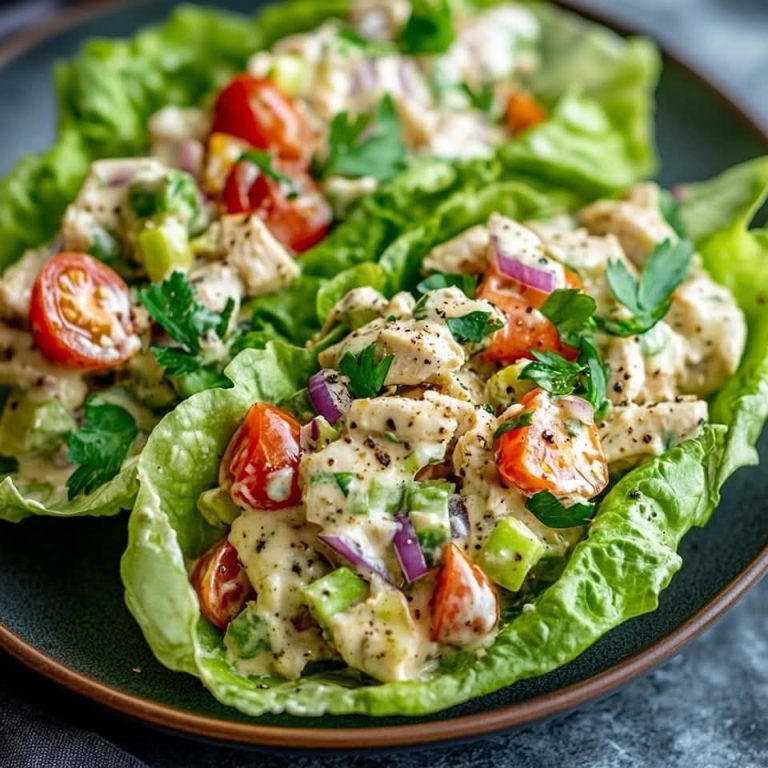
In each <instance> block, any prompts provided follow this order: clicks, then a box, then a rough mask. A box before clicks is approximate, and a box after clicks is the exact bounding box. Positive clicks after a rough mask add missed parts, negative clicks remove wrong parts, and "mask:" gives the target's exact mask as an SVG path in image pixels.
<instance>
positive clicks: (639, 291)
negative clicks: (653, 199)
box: [598, 240, 694, 336]
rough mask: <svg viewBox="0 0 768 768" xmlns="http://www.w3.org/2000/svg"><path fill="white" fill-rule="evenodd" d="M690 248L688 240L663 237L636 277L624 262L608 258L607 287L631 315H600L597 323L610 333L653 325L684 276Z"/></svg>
mask: <svg viewBox="0 0 768 768" xmlns="http://www.w3.org/2000/svg"><path fill="white" fill-rule="evenodd" d="M693 252H694V248H693V244H692V243H691V242H690V241H688V240H678V241H677V242H676V243H672V242H671V241H670V240H665V241H664V242H663V243H660V244H659V245H657V246H656V248H654V250H653V252H652V253H651V255H650V256H649V257H648V261H647V262H646V264H645V269H644V270H643V274H642V275H641V277H640V280H639V281H638V280H635V278H634V277H632V275H631V274H630V273H629V270H628V269H627V267H626V265H625V264H624V262H622V261H612V262H611V263H610V264H609V265H608V270H607V272H606V277H607V279H608V287H609V288H610V289H611V293H612V294H613V296H614V298H615V299H616V301H618V302H619V303H620V304H623V305H624V306H625V307H626V308H627V309H628V310H630V312H632V315H633V317H631V318H628V319H616V318H600V319H599V320H598V322H599V324H600V327H601V328H602V329H603V330H604V331H605V332H606V333H609V334H611V335H612V336H637V335H639V334H642V333H645V332H646V331H649V330H650V329H651V328H653V327H654V326H655V325H656V324H657V323H658V322H659V321H660V320H661V319H662V318H663V317H664V316H665V315H666V314H667V312H669V308H670V305H671V303H672V298H671V297H672V293H673V292H674V291H675V289H676V288H677V286H678V285H680V283H681V282H682V281H683V280H684V279H685V275H686V274H687V272H688V267H689V265H690V263H691V259H692V258H693Z"/></svg>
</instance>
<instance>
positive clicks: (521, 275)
mask: <svg viewBox="0 0 768 768" xmlns="http://www.w3.org/2000/svg"><path fill="white" fill-rule="evenodd" d="M491 241H492V242H493V250H494V253H495V255H496V264H497V265H498V267H499V271H500V272H502V273H503V274H505V275H506V276H507V277H511V278H512V279H513V280H517V282H518V283H522V284H523V285H527V286H529V287H530V288H535V289H536V290H537V291H542V292H543V293H552V291H554V290H555V288H556V284H555V276H554V275H553V274H552V272H550V271H549V270H547V269H543V268H541V267H536V266H534V265H532V264H526V263H525V262H523V261H521V260H520V259H518V258H516V257H515V256H513V255H512V254H511V253H508V252H507V251H505V250H504V249H503V248H502V247H501V246H500V245H499V238H498V237H493V238H491Z"/></svg>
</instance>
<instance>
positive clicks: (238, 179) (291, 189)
mask: <svg viewBox="0 0 768 768" xmlns="http://www.w3.org/2000/svg"><path fill="white" fill-rule="evenodd" d="M286 177H287V178H288V179H289V180H290V182H289V184H286V183H282V182H280V181H278V180H276V179H273V178H272V177H270V176H267V175H266V174H265V173H263V172H262V171H261V170H260V169H259V168H258V167H257V166H256V165H254V164H253V163H249V162H248V161H247V160H243V161H241V162H239V163H237V164H236V165H235V166H234V168H233V169H232V171H231V172H230V174H229V177H228V179H227V183H226V186H225V187H224V204H225V206H226V208H227V213H246V212H249V213H255V214H256V215H258V216H259V217H260V218H261V219H262V221H263V222H264V223H265V224H266V225H267V228H268V229H269V231H270V232H271V233H272V234H273V235H274V236H275V237H276V238H277V239H278V240H279V241H280V242H281V243H282V244H283V245H284V246H285V247H286V248H289V249H290V250H292V251H294V252H295V253H302V252H303V251H306V250H307V249H308V248H311V247H312V246H313V245H315V244H317V243H318V242H320V240H322V239H323V238H324V237H325V235H326V233H327V232H328V229H329V227H330V226H331V222H332V221H333V211H332V210H331V206H330V205H329V204H328V201H327V200H326V199H325V198H324V197H323V195H322V194H321V193H320V190H319V189H318V188H317V186H316V185H315V183H314V181H312V179H311V178H310V177H309V175H308V174H306V173H304V172H303V171H294V172H293V174H290V175H289V172H288V170H287V169H286Z"/></svg>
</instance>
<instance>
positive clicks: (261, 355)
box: [122, 160, 768, 715]
mask: <svg viewBox="0 0 768 768" xmlns="http://www.w3.org/2000/svg"><path fill="white" fill-rule="evenodd" d="M764 163H765V160H762V161H755V163H754V164H752V165H750V169H751V170H749V171H747V170H744V171H743V172H742V173H739V174H735V175H731V176H729V175H728V174H726V175H724V176H722V177H720V178H719V179H718V180H715V181H713V182H708V183H707V184H702V185H692V186H691V187H689V188H688V190H687V192H686V199H684V200H683V203H682V215H683V216H685V217H686V218H687V224H690V225H692V226H695V225H696V223H697V221H698V217H699V216H701V217H702V220H701V222H699V224H700V225H701V226H704V224H703V221H704V219H706V218H707V216H708V215H709V214H708V213H707V209H706V207H705V206H703V205H701V202H702V200H703V199H704V197H705V196H710V200H711V201H712V202H713V203H714V200H715V199H716V198H717V196H718V194H720V193H718V192H717V191H715V190H716V188H717V187H718V186H720V187H721V188H722V194H723V196H724V199H726V198H727V199H731V200H739V201H741V202H740V203H739V204H738V205H733V206H731V211H730V214H729V217H728V218H727V220H725V219H724V224H725V226H723V227H722V228H721V229H719V230H717V231H716V232H710V233H708V234H707V235H706V237H704V238H703V239H699V240H698V241H697V245H698V247H699V248H700V250H701V252H702V255H703V257H704V260H705V263H706V264H707V265H708V266H709V267H710V268H711V269H712V270H713V272H714V273H715V274H718V275H719V274H720V273H721V272H722V273H723V274H730V269H731V268H732V269H734V270H736V272H737V273H740V272H741V270H742V268H743V270H744V274H747V272H748V271H749V270H748V267H749V264H745V263H743V260H744V259H747V260H749V262H750V263H752V262H753V261H754V263H752V266H753V267H756V266H757V264H758V261H759V260H760V259H763V260H764V259H766V258H768V237H766V232H765V231H764V230H760V231H756V232H752V233H748V232H747V230H746V224H747V223H748V221H749V218H750V213H751V211H752V210H754V208H755V206H757V205H758V203H759V200H760V199H761V194H762V192H761V189H762V188H761V186H760V184H758V183H756V179H757V178H760V174H762V173H763V172H764V170H765V169H764ZM508 183H511V182H508ZM711 185H714V187H713V186H711ZM749 189H751V190H753V193H752V194H751V195H750V194H749V193H748V191H747V190H749ZM497 192H498V193H499V194H501V193H502V190H501V189H499V190H497ZM507 192H509V190H507ZM519 193H520V190H518V194H519ZM507 196H508V195H504V198H506V197H507ZM513 197H514V195H513ZM497 202H498V200H492V201H490V202H489V204H497ZM515 204H517V203H515ZM462 205H463V206H464V207H465V208H464V210H465V216H466V219H465V220H464V221H463V222H462V224H472V223H475V222H476V221H477V220H482V217H484V216H485V215H486V210H485V208H484V206H483V205H479V206H478V209H477V210H476V211H475V213H476V216H477V218H476V219H473V218H472V214H471V213H470V211H471V210H473V209H472V206H471V205H469V204H468V203H467V202H466V201H463V202H462ZM457 226H458V225H457ZM422 235H423V233H422ZM423 236H425V237H426V235H423ZM745 244H749V247H748V248H747V249H746V250H740V249H742V248H743V246H744V245H745ZM406 260H407V259H406ZM386 263H387V262H386V261H385V262H383V264H382V265H384V264H386ZM393 263H395V264H397V263H398V261H397V260H395V261H394V262H393ZM723 265H728V269H727V270H726V269H725V267H724V266H723ZM760 274H762V273H760ZM732 287H733V289H734V291H735V292H736V297H737V299H738V300H739V302H740V303H741V305H742V306H743V307H744V309H745V310H746V312H747V315H748V318H749V323H750V341H749V349H748V352H747V354H746V356H745V358H744V361H743V363H742V365H741V368H740V369H739V372H738V373H737V375H736V376H735V377H734V378H733V379H732V380H731V382H729V384H728V385H727V386H726V387H725V389H724V390H723V391H722V392H721V393H720V394H719V395H718V396H717V398H716V399H715V402H714V404H713V417H714V419H715V420H716V421H718V422H720V423H716V424H712V425H708V426H706V427H705V428H704V429H703V430H702V432H701V434H700V435H699V437H698V438H696V439H694V440H689V441H687V442H686V443H684V444H682V445H680V446H678V447H676V448H673V449H671V450H669V451H667V452H666V453H665V454H664V455H663V456H660V457H658V458H656V459H654V460H652V461H649V462H648V463H646V464H644V465H642V466H641V467H639V468H637V469H635V470H634V471H632V472H630V473H629V474H627V475H626V476H625V477H624V478H623V479H622V480H621V481H620V482H619V483H617V485H616V486H615V487H614V488H613V489H612V491H611V492H610V493H609V494H608V496H607V497H606V498H605V499H604V500H603V501H602V503H601V504H600V507H599V509H598V513H597V516H596V517H595V520H594V522H593V523H592V525H591V526H590V530H589V535H588V538H587V539H586V540H585V541H583V542H581V543H580V544H579V545H578V546H577V547H576V548H575V550H574V552H573V555H572V557H571V558H570V560H569V562H568V564H567V566H566V567H565V570H564V571H563V573H562V575H561V576H560V578H559V579H558V580H557V581H556V582H555V583H554V584H553V585H552V586H550V587H549V588H548V589H546V590H545V591H544V592H543V593H542V594H541V595H540V596H539V598H538V599H537V601H536V603H535V605H536V608H535V610H534V611H532V612H526V613H521V614H519V615H517V616H516V617H514V618H512V619H511V620H510V621H509V623H507V624H506V625H505V626H504V627H503V628H502V630H501V632H500V634H499V636H498V639H497V640H496V642H495V643H494V645H493V646H492V647H491V648H490V649H489V650H488V653H487V654H486V655H485V656H483V657H482V658H476V657H475V656H473V655H472V654H469V653H462V654H459V656H458V657H457V658H456V659H454V660H453V661H452V662H451V663H450V664H446V665H445V666H444V667H443V669H442V670H441V671H439V672H438V673H437V674H436V675H435V676H434V677H432V678H430V679H428V680H426V681H414V682H406V683H390V684H381V685H370V684H369V683H367V682H366V681H364V680H363V679H362V678H361V677H360V676H359V675H358V674H357V673H355V672H353V671H351V670H348V671H344V672H337V673H333V675H330V674H316V675H310V676H308V677H305V678H302V679H301V680H300V681H296V682H286V681H282V680H276V679H267V680H263V679H259V680H258V683H257V682H255V681H254V680H252V679H248V678H247V677H245V676H243V675H241V674H239V673H238V672H237V671H236V670H234V669H233V668H232V667H231V666H230V665H229V664H228V662H227V659H226V653H225V650H224V646H223V642H222V637H221V634H220V633H219V632H217V631H216V630H215V629H214V628H213V627H212V626H211V625H210V624H208V623H207V622H206V621H204V620H203V619H202V618H201V617H200V614H199V610H198V607H197V600H196V597H195V594H194V592H193V591H192V589H191V588H190V586H189V582H188V577H187V570H186V567H185V564H186V563H187V562H189V560H190V559H191V558H193V557H195V556H197V555H198V554H199V553H200V552H201V550H202V549H203V548H204V547H205V546H206V545H207V544H208V543H210V542H211V541H212V540H214V539H215V538H216V537H217V536H220V532H219V533H217V532H216V530H215V529H212V528H211V527H210V526H209V525H208V523H206V522H205V521H204V520H203V518H202V517H201V516H200V514H199V513H198V512H197V510H196V506H195V504H196V499H197V496H198V495H199V493H200V492H202V491H204V490H206V489H207V488H208V487H209V486H211V485H213V484H214V483H215V480H216V476H217V471H218V462H219V458H220V456H221V454H222V451H223V450H224V447H225V446H226V443H227V441H228V439H229V437H230V435H231V434H232V432H233V430H234V429H235V427H236V425H237V424H238V423H239V421H240V420H241V419H242V417H243V416H244V414H245V412H246V410H247V408H248V406H249V405H250V403H251V402H252V401H253V400H254V399H258V398H261V399H266V400H269V401H271V402H277V401H280V400H281V399H283V398H284V397H286V396H287V395H288V394H290V391H291V388H292V387H296V388H298V387H300V386H303V382H304V381H305V380H306V376H307V375H308V374H309V373H310V372H311V370H312V365H313V360H312V355H311V353H310V352H308V351H307V350H305V349H302V350H299V349H297V348H291V347H288V346H286V345H276V344H273V345H271V346H270V347H268V349H266V350H261V351H249V352H246V353H243V355H242V356H241V357H239V358H237V359H236V360H235V361H234V362H233V363H232V364H231V366H230V368H229V370H228V375H229V376H230V377H231V379H232V381H233V383H234V386H233V387H232V388H231V389H227V390H215V391H211V392H205V393H202V394H201V395H198V396H196V397H194V398H191V399H190V400H188V401H187V402H185V403H183V404H182V405H181V406H179V408H177V409H176V411H174V412H173V413H172V414H170V415H169V416H168V417H166V419H165V420H164V421H163V422H162V423H161V425H160V427H159V429H158V430H156V432H155V434H153V435H152V437H151V438H150V441H149V443H148V445H147V449H146V450H145V452H144V454H143V455H142V457H141V459H140V470H139V472H140V478H141V488H140V492H139V497H138V500H137V504H136V506H135V508H134V512H133V514H132V517H131V521H130V539H129V546H128V549H127V550H126V553H125V556H124V559H123V566H122V574H123V579H124V583H125V586H126V599H127V601H128V605H129V607H130V610H131V611H132V613H133V614H134V616H135V617H136V618H137V620H138V621H139V624H140V625H141V627H142V629H143V631H144V634H145V636H146V638H147V641H148V642H149V644H150V645H151V647H152V649H153V650H154V652H155V653H156V655H157V656H158V658H159V659H160V660H161V661H162V662H163V663H164V664H166V665H167V666H169V667H171V668H173V669H178V670H183V671H186V672H188V673H191V674H194V675H196V676H198V677H199V678H200V679H201V680H202V681H203V682H204V683H205V685H206V686H207V687H208V688H209V689H210V690H211V691H212V693H213V694H214V695H215V696H216V697H217V698H218V699H219V700H220V701H222V702H224V703H226V704H229V705H231V706H233V707H236V708H237V709H239V710H241V711H243V712H245V713H247V714H250V715H259V714H262V713H265V712H283V711H285V712H290V713H292V714H296V715H322V714H324V713H335V714H342V713H343V714H347V713H363V714H369V715H421V714H426V713H429V712H433V711H437V710H440V709H443V708H445V707H448V706H451V705H453V704H457V703H460V702H461V701H465V700H467V699H469V698H473V697H477V696H480V695H483V694H486V693H490V692H492V691H495V690H498V689H499V688H502V687H505V686H508V685H511V684H512V683H514V682H517V681H519V680H523V679H525V678H529V677H534V676H537V675H542V674H545V673H547V672H549V671H551V670H553V669H555V668H556V667H559V666H561V665H563V664H566V663H568V662H569V661H571V660H572V659H574V658H575V657H576V656H578V655H579V654H580V653H582V652H583V651H584V650H586V649H587V648H588V647H590V646H591V645H592V644H593V643H595V642H596V641H597V640H598V639H599V638H600V637H602V636H603V635H604V634H605V633H606V632H608V631H610V630H611V629H612V628H614V627H616V626H617V625H619V624H621V623H622V622H624V621H626V620H628V619H630V618H632V617H635V616H639V615H641V614H643V613H647V612H649V611H652V610H654V609H655V608H656V607H657V605H658V599H659V595H660V593H661V592H662V591H663V590H664V588H665V587H666V586H667V585H668V584H669V582H670V580H671V578H672V577H673V575H674V574H675V573H676V571H677V570H678V569H679V568H680V566H681V559H680V557H679V555H678V554H677V548H678V545H679V543H680V540H681V539H682V537H683V536H684V535H685V534H686V533H687V532H688V531H689V530H690V529H691V528H692V527H695V526H702V525H704V524H705V523H706V522H707V520H708V519H709V517H710V515H711V514H712V511H713V510H714V508H715V506H716V504H717V501H718V499H719V491H720V487H721V485H722V483H723V482H724V481H725V479H726V478H727V476H728V475H729V474H730V473H731V472H733V470H735V469H736V467H737V466H740V465H741V464H746V463H753V462H754V461H755V459H756V456H755V453H754V448H753V445H754V441H755V440H756V439H757V435H758V433H759V430H760V428H761V426H762V424H763V422H764V421H765V418H766V408H767V407H768V406H767V405H766V403H768V397H766V386H768V384H767V382H768V364H767V363H766V358H768V333H766V329H765V325H766V319H765V318H762V317H761V316H760V313H759V312H758V311H757V307H758V306H759V304H758V298H759V296H760V295H761V294H763V293H764V292H765V291H766V290H767V289H768V285H766V281H765V280H764V279H763V278H762V277H760V281H759V282H756V281H753V282H752V283H751V284H750V282H749V281H747V280H744V281H734V282H733V283H732ZM750 308H753V309H750ZM192 468H194V471H192Z"/></svg>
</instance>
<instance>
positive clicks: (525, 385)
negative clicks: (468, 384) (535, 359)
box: [485, 360, 536, 411]
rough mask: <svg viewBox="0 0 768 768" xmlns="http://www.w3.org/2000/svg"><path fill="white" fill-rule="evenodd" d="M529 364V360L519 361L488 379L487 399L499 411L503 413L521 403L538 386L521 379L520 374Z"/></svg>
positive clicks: (486, 387)
mask: <svg viewBox="0 0 768 768" xmlns="http://www.w3.org/2000/svg"><path fill="white" fill-rule="evenodd" d="M529 362H530V361H529V360H519V361H518V362H516V363H513V364H512V365H508V366H507V367H506V368H502V369H501V370H500V371H499V372H498V373H495V374H494V375H493V376H491V378H490V379H488V381H487V383H486V385H485V399H486V400H487V401H488V402H489V403H490V404H491V405H492V406H493V407H494V408H495V409H496V410H497V411H503V410H505V409H507V408H509V406H510V405H513V404H514V403H517V402H519V401H520V399H521V398H522V397H523V395H525V394H527V393H528V392H530V391H531V390H532V389H533V388H534V387H535V386H536V385H535V383H534V382H532V381H527V380H526V379H521V378H520V374H521V373H522V372H523V370H524V369H525V368H526V367H527V366H528V364H529Z"/></svg>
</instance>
